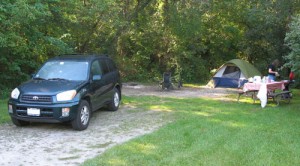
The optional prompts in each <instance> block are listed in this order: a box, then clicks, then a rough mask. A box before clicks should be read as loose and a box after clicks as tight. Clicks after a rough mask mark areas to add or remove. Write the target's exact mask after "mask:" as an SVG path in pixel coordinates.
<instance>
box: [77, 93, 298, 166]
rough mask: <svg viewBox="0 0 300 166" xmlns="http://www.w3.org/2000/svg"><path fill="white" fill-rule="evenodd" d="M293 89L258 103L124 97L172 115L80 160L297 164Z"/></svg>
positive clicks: (92, 162)
mask: <svg viewBox="0 0 300 166" xmlns="http://www.w3.org/2000/svg"><path fill="white" fill-rule="evenodd" d="M299 95H300V93H299V91H294V96H295V97H294V98H293V100H292V103H291V104H281V105H280V106H279V107H275V105H274V104H272V103H270V104H268V105H267V107H266V108H264V109H262V108H261V107H260V104H259V102H258V103H257V104H252V101H251V100H242V102H241V103H237V102H236V101H235V100H232V101H216V100H211V99H203V98H202V99H200V98H194V99H174V98H159V97H124V101H123V102H124V104H128V105H131V106H134V107H137V108H141V109H142V110H143V109H145V110H146V109H151V110H157V111H166V113H170V116H175V121H174V122H172V123H170V124H168V125H166V126H164V127H162V128H161V129H159V130H158V131H155V132H153V133H151V134H148V135H145V136H142V137H138V138H136V139H133V140H131V141H129V142H127V143H125V144H122V145H118V146H115V147H113V148H111V149H109V150H107V151H106V152H105V153H104V154H102V155H100V156H98V157H96V158H94V159H91V160H88V161H86V162H85V163H84V164H83V165H182V166H186V165H229V166H231V165H243V166H244V165H251V166H252V165H299V164H300V132H299V129H300V111H299V107H300V98H299ZM233 97H236V96H232V98H233Z"/></svg>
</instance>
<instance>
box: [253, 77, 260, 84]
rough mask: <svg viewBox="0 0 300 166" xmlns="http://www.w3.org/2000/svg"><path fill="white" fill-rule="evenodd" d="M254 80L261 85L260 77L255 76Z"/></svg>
mask: <svg viewBox="0 0 300 166" xmlns="http://www.w3.org/2000/svg"><path fill="white" fill-rule="evenodd" d="M253 79H254V82H255V83H261V77H260V76H254V77H253Z"/></svg>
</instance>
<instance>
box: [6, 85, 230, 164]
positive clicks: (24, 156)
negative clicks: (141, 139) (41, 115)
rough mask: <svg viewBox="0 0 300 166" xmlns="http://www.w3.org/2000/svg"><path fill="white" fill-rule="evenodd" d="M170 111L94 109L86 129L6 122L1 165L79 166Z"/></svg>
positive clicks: (152, 91)
mask: <svg viewBox="0 0 300 166" xmlns="http://www.w3.org/2000/svg"><path fill="white" fill-rule="evenodd" d="M234 91H235V90H228V89H208V88H205V87H200V88H185V87H184V88H182V89H180V90H178V89H177V90H176V89H175V90H171V91H161V90H160V89H159V88H158V87H156V86H145V85H139V84H132V83H130V84H124V86H123V95H126V96H140V95H154V96H160V97H179V98H186V97H210V98H224V96H226V94H230V93H234ZM167 114H169V113H166V112H159V111H155V110H149V111H139V110H137V109H136V108H131V107H130V106H129V105H122V106H121V107H120V109H119V110H118V111H116V112H108V111H105V110H99V111H97V112H95V113H94V114H93V116H92V119H91V121H90V125H89V127H88V129H86V130H85V131H74V130H72V128H71V126H70V125H69V124H43V123H33V124H31V125H30V126H27V127H16V126H14V125H13V124H11V123H9V124H4V125H1V126H0V165H4V166H6V165H7V166H21V165H22V166H23V165H30V166H35V165H38V166H39V165H42V166H47V165H49V166H50V165H67V166H72V165H79V164H81V163H83V162H84V161H85V160H87V159H90V158H93V157H95V156H97V155H99V154H101V153H103V152H104V151H105V150H106V149H108V148H110V147H112V146H115V145H117V144H121V143H124V142H126V141H128V140H130V139H132V138H135V137H138V136H141V135H144V134H147V133H151V132H153V131H154V130H156V129H158V128H159V127H161V126H162V125H164V124H166V123H168V122H170V121H171V120H172V119H171V118H170V117H171V116H168V115H167Z"/></svg>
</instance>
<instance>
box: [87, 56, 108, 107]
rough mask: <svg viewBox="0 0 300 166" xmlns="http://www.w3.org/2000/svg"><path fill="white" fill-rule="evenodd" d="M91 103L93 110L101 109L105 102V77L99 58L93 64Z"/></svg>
mask: <svg viewBox="0 0 300 166" xmlns="http://www.w3.org/2000/svg"><path fill="white" fill-rule="evenodd" d="M90 71H91V72H90V75H91V78H90V79H91V94H92V98H91V103H92V107H93V110H97V109H99V108H100V107H101V106H102V105H103V104H104V102H105V100H104V94H105V79H103V73H104V72H103V70H102V67H101V65H100V63H99V60H95V61H93V62H92V64H91V69H90Z"/></svg>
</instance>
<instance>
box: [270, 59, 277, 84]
mask: <svg viewBox="0 0 300 166" xmlns="http://www.w3.org/2000/svg"><path fill="white" fill-rule="evenodd" d="M278 65H279V60H278V59H275V60H274V61H273V62H272V63H271V64H270V65H269V66H268V77H269V79H270V80H273V81H275V79H276V76H279V74H278V72H277V71H276V69H277V67H278Z"/></svg>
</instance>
